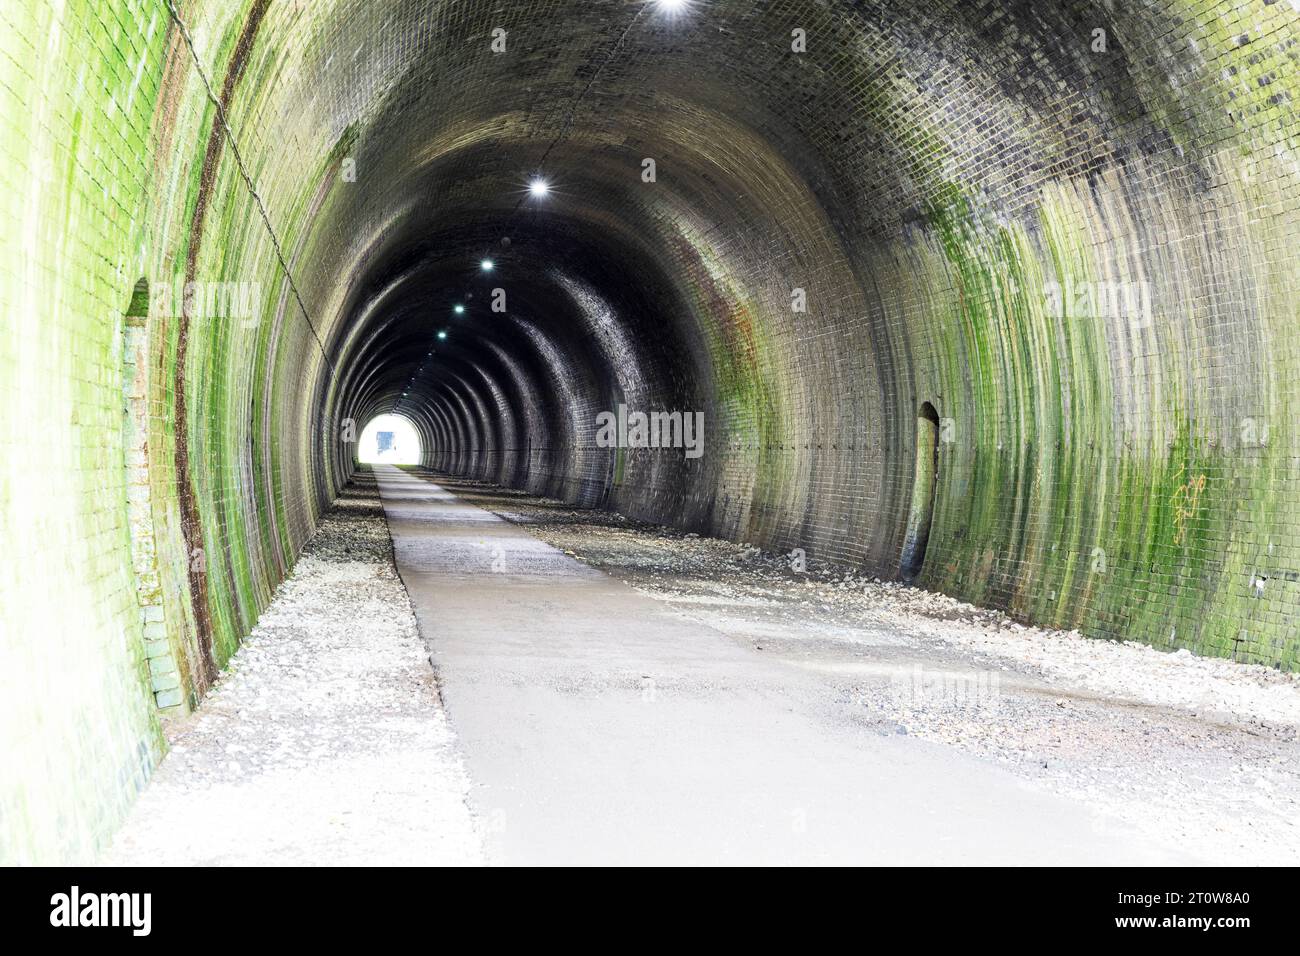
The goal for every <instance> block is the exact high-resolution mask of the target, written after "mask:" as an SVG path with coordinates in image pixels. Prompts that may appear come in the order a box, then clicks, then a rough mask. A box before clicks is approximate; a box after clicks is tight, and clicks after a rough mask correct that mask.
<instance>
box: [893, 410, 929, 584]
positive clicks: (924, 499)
mask: <svg viewBox="0 0 1300 956" xmlns="http://www.w3.org/2000/svg"><path fill="white" fill-rule="evenodd" d="M938 483H939V413H938V412H937V411H935V408H934V406H933V405H931V404H930V403H929V402H922V403H921V408H920V412H919V414H918V415H917V416H916V464H915V466H914V477H913V479H912V502H911V505H910V506H909V508H908V515H907V531H906V532H905V533H904V536H903V555H902V558H901V559H900V561H899V574H900V575H902V577H903V580H905V581H911V580H912V579H914V578H915V577H916V576H917V575H918V574H920V573H921V568H922V567H923V566H924V564H925V553H926V547H927V545H928V544H929V541H930V525H931V523H932V522H933V520H934V499H935V494H936V492H937V490H938Z"/></svg>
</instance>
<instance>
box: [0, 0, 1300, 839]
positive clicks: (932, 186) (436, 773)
mask: <svg viewBox="0 0 1300 956" xmlns="http://www.w3.org/2000/svg"><path fill="white" fill-rule="evenodd" d="M0 54H2V55H0V124H2V126H0V130H2V135H0V151H2V152H3V156H0V170H3V175H4V181H3V184H2V185H0V226H2V227H3V228H2V229H0V243H2V244H3V248H4V254H3V256H0V323H2V325H0V398H2V399H3V407H4V417H5V420H6V425H7V427H6V429H5V435H6V445H5V454H4V455H3V464H0V542H3V558H2V559H0V564H2V566H3V573H0V619H2V622H3V633H2V635H0V757H2V758H3V774H2V776H0V860H2V861H4V862H18V863H29V862H69V861H71V862H78V861H80V862H84V861H88V860H94V859H97V858H99V856H100V855H101V854H103V853H104V852H106V850H107V848H109V847H110V845H114V844H113V841H114V838H115V836H116V837H117V843H116V844H115V848H114V852H115V853H118V854H122V855H123V858H128V857H130V855H131V853H132V852H134V853H136V854H137V855H138V854H141V853H143V854H146V855H147V854H149V853H155V854H157V856H155V857H152V858H154V859H162V858H163V857H165V856H166V855H167V853H171V852H173V851H174V852H175V854H176V858H177V859H179V860H180V861H182V862H204V861H217V862H220V861H222V860H225V859H227V857H224V856H222V854H223V853H225V852H226V851H225V850H220V851H218V850H212V851H211V852H210V853H207V855H205V852H206V851H201V850H197V849H194V846H195V845H196V844H194V843H193V842H192V840H193V839H197V837H195V836H194V834H196V833H201V832H205V831H206V830H208V829H213V830H216V829H219V828H220V826H221V825H222V821H223V820H224V819H225V818H226V817H227V816H228V815H235V816H239V815H240V814H243V819H244V823H242V824H241V826H244V827H245V828H244V829H243V830H242V831H241V832H242V834H243V839H242V842H238V841H232V843H231V844H230V846H231V847H236V846H238V847H239V848H240V849H239V852H244V851H246V850H248V848H249V847H256V846H258V845H259V842H258V841H259V840H261V841H262V844H260V845H264V846H265V847H266V848H268V849H266V853H267V857H268V858H271V859H274V858H276V854H280V855H281V856H280V857H279V858H280V859H294V860H299V859H301V860H307V859H309V858H312V854H313V853H316V854H318V855H319V856H321V857H324V858H327V859H329V858H339V859H347V860H353V861H356V860H362V861H364V860H367V859H370V857H367V855H366V852H370V851H373V853H374V854H376V855H377V856H378V857H380V858H384V859H403V860H407V859H410V860H411V861H413V862H421V861H427V860H429V859H433V858H440V857H438V854H440V853H441V854H444V855H445V856H446V858H447V859H448V860H455V861H457V862H460V861H464V860H469V859H472V858H478V857H480V856H484V855H485V857H484V858H486V859H488V860H489V861H491V860H493V859H497V860H503V861H558V860H570V859H571V860H574V861H584V862H585V861H591V862H599V861H608V860H618V861H637V860H659V859H663V860H664V861H672V860H675V859H682V858H689V857H692V855H694V857H698V858H699V859H700V860H701V861H706V862H727V861H733V860H734V861H738V862H739V861H748V860H750V859H754V860H797V861H807V862H821V861H832V860H840V859H847V860H859V861H862V862H870V861H872V860H879V861H889V862H908V861H914V860H923V861H934V862H982V861H983V862H1001V861H1006V862H1015V861H1042V862H1055V861H1058V860H1067V859H1068V860H1079V861H1086V862H1106V861H1113V860H1115V859H1118V858H1119V857H1118V856H1116V855H1115V854H1119V855H1121V856H1123V858H1124V859H1125V860H1132V861H1134V862H1141V861H1152V860H1155V861H1169V860H1176V859H1178V858H1179V857H1178V854H1182V853H1186V854H1188V855H1189V856H1191V857H1193V858H1195V859H1198V860H1207V859H1208V860H1211V861H1213V860H1218V859H1228V858H1236V856H1234V854H1235V855H1238V856H1242V855H1244V856H1252V855H1253V856H1254V857H1255V858H1259V854H1264V855H1265V856H1267V854H1268V853H1270V852H1277V853H1278V854H1280V855H1281V856H1283V857H1285V856H1287V854H1290V855H1291V858H1292V860H1293V861H1294V856H1295V854H1296V853H1298V852H1300V849H1298V848H1300V811H1298V809H1297V805H1296V794H1297V793H1298V792H1300V790H1297V789H1296V787H1295V785H1296V784H1297V781H1300V759H1298V755H1300V751H1298V750H1297V748H1298V747H1300V744H1297V742H1296V741H1297V736H1296V728H1297V727H1300V704H1298V703H1297V701H1300V682H1298V679H1297V676H1296V675H1297V671H1298V670H1300V623H1298V620H1300V435H1298V433H1297V421H1298V416H1297V407H1298V406H1300V269H1298V268H1297V263H1298V261H1300V252H1298V251H1297V250H1300V118H1298V117H1297V105H1298V104H1297V97H1298V96H1300V79H1298V77H1300V69H1297V67H1298V66H1300V3H1298V2H1296V0H1133V2H1109V0H1045V2H1027V0H856V2H855V0H822V2H812V0H807V2H804V0H770V2H765V0H517V2H509V3H496V2H471V0H311V2H304V0H115V2H98V3H90V2H83V0H70V2H50V0H32V2H23V3H8V2H6V3H5V4H4V5H3V8H2V9H0ZM379 416H396V418H387V419H383V420H382V421H383V422H396V425H395V426H390V425H388V424H383V425H382V426H381V427H380V428H379V429H378V430H376V428H374V427H372V428H371V429H370V431H369V432H367V431H366V428H367V426H368V425H370V424H371V423H372V422H374V421H375V420H376V419H378V418H379ZM394 427H396V428H399V429H405V430H399V431H394V430H392V429H393V428H394ZM363 436H364V437H366V442H365V443H363V441H362V438H363ZM376 436H378V437H376ZM363 444H365V445H366V448H367V449H370V450H367V451H365V452H364V453H363V451H362V447H363ZM402 455H406V456H409V457H404V458H403V457H401V456H402ZM363 459H366V460H363ZM403 462H404V463H403ZM1117 701H1124V702H1125V703H1124V706H1123V707H1120V706H1119V705H1118V704H1117V703H1116V702H1117ZM394 715H401V719H400V721H399V720H398V719H397V718H396V717H395V716H394ZM1201 721H1211V722H1212V726H1211V725H1210V724H1209V723H1200V722H1201ZM399 724H400V726H399ZM1247 725H1249V727H1250V733H1247V732H1246V730H1245V729H1243V728H1245V727H1246V726H1247ZM1202 731H1204V733H1202ZM1216 735H1218V736H1216ZM1209 738H1212V739H1213V740H1215V741H1218V742H1219V743H1216V744H1215V745H1214V746H1213V747H1211V746H1210V745H1209V744H1204V745H1203V742H1204V740H1206V739H1209ZM357 740H364V741H366V742H367V747H368V752H366V753H361V752H359V751H360V750H361V749H363V748H361V747H359V746H352V744H351V743H350V742H354V741H357ZM1198 741H1200V743H1198ZM169 751H170V752H169ZM164 758H165V759H164ZM439 761H441V762H439ZM326 765H328V767H329V768H332V769H330V770H329V771H328V773H327V772H326V771H325V770H323V769H322V768H323V767H326ZM417 765H418V766H420V767H424V768H425V770H423V771H420V772H422V773H424V774H425V776H424V777H419V776H418V774H416V771H415V770H413V769H412V768H413V767H415V766H417ZM430 768H432V769H430ZM438 768H441V769H438ZM601 768H603V770H602V769H601ZM1155 768H1165V769H1163V770H1161V771H1160V772H1161V773H1162V774H1163V776H1162V778H1161V780H1160V781H1157V780H1156V779H1155V778H1154V777H1153V776H1152V774H1155V773H1156V769H1155ZM1193 769H1194V772H1193ZM403 774H411V775H413V776H412V777H411V782H410V788H409V789H410V792H415V791H417V790H418V791H422V792H425V793H426V796H425V797H422V798H421V799H422V800H423V801H425V802H422V803H419V804H418V805H415V806H412V807H408V806H407V805H406V804H404V803H402V801H403V800H406V799H407V798H408V796H409V794H408V793H407V790H401V788H400V787H399V786H398V785H397V784H396V783H393V784H392V786H391V787H390V788H389V791H385V792H384V793H383V794H381V795H380V796H378V797H374V795H373V794H371V793H370V791H369V790H366V789H365V788H374V787H378V786H380V785H379V784H378V783H376V781H379V780H389V781H395V780H397V779H399V778H402V775H403ZM402 779H405V778H402ZM954 781H956V782H955V783H954ZM1116 781H1121V782H1124V781H1127V783H1125V784H1124V786H1120V785H1119V784H1118V783H1116ZM274 787H281V788H283V792H284V793H292V794H294V795H295V796H294V797H293V798H292V799H291V800H289V802H288V803H286V802H285V801H284V800H279V799H278V798H277V797H276V793H277V792H278V791H274V790H273V788H274ZM953 787H956V788H958V789H960V791H961V793H962V795H963V797H962V800H960V801H958V800H956V799H955V797H953V796H952V792H950V791H951V788H953ZM1108 787H1110V788H1112V789H1109V790H1108V789H1107V788H1108ZM258 788H263V789H258ZM312 788H317V790H313V789H312ZM426 788H427V789H426ZM1179 788H1183V789H1179ZM399 790H401V792H400V793H399V792H398V791H399ZM363 791H364V792H365V793H366V794H370V796H367V798H366V799H361V798H360V797H359V796H357V794H359V793H361V792H363ZM1121 791H1122V792H1121ZM317 792H318V795H319V800H317V799H315V798H312V799H309V798H308V796H306V795H308V794H311V793H317ZM168 793H174V795H175V798H176V801H177V802H176V804H175V807H176V808H177V809H173V808H171V806H170V805H169V804H168V802H167V800H168V797H167V794H168ZM241 795H242V796H241ZM371 797H373V800H372V799H371ZM1230 797H1231V798H1232V799H1237V800H1246V801H1247V802H1248V803H1249V805H1250V806H1251V807H1253V808H1254V809H1252V810H1251V811H1250V812H1249V813H1248V814H1247V816H1250V818H1251V819H1252V820H1255V821H1257V822H1258V823H1259V826H1257V827H1256V828H1255V832H1254V834H1253V835H1250V834H1248V835H1243V836H1241V837H1240V840H1239V841H1238V842H1232V840H1237V837H1236V836H1235V835H1233V836H1232V838H1231V840H1230V839H1229V838H1228V837H1226V836H1224V835H1223V834H1222V833H1219V834H1218V836H1216V837H1214V839H1221V841H1222V842H1221V843H1215V842H1213V840H1212V839H1211V838H1210V837H1209V836H1206V834H1208V833H1210V831H1211V829H1213V827H1212V826H1211V825H1210V823H1208V822H1207V821H1208V820H1209V819H1210V818H1211V817H1214V816H1216V815H1218V814H1219V813H1220V807H1219V804H1217V803H1215V801H1216V800H1223V801H1228V800H1229V798H1230ZM331 800H337V801H340V803H339V806H338V807H336V808H335V809H334V810H332V811H330V812H331V814H332V816H330V820H331V826H332V827H333V829H330V828H329V827H325V826H324V824H322V825H321V827H320V828H319V832H317V830H315V829H313V827H314V824H313V821H314V820H315V819H316V817H317V816H322V818H323V815H324V811H322V810H321V809H320V808H321V806H323V805H324V804H328V803H329V801H331ZM376 800H378V801H379V803H376V802H374V801H376ZM383 801H387V803H384V802H383ZM1162 801H1168V802H1169V803H1170V804H1173V803H1175V802H1176V803H1177V804H1178V809H1176V810H1170V809H1169V808H1168V807H1166V806H1165V803H1162ZM345 804H346V805H345ZM380 804H382V805H383V806H385V807H387V808H388V811H387V815H386V816H385V819H387V820H389V822H390V823H391V821H392V820H395V819H400V820H410V821H411V823H410V826H411V827H412V830H411V831H410V833H405V831H403V830H402V829H401V826H397V828H396V829H394V828H393V827H388V828H387V829H386V828H385V827H386V826H388V825H387V824H385V825H380V823H379V822H378V821H377V819H376V818H377V817H379V816H381V814H379V813H378V812H377V811H375V810H374V809H373V808H374V807H375V806H378V805H380ZM1227 805H1228V804H1227V803H1226V802H1225V803H1224V804H1223V806H1224V807H1227ZM1236 805H1237V806H1239V804H1236ZM241 807H242V808H243V809H239V808H241ZM277 807H280V808H281V810H280V811H277V810H276V808H277ZM285 807H291V808H292V811H293V814H294V816H295V818H296V819H297V820H298V821H300V823H301V826H302V828H303V830H302V832H303V833H310V834H314V835H311V836H310V838H309V837H307V836H303V837H301V840H300V843H299V844H298V845H295V846H290V845H288V844H287V843H286V842H285V841H286V839H287V837H286V836H285V833H284V830H283V828H279V827H277V826H274V825H272V823H271V822H267V821H274V819H275V816H274V815H275V813H276V812H287V811H285V810H284V808H285ZM438 807H441V808H442V809H441V810H439V809H437V808H438ZM557 807H564V808H566V809H565V810H564V811H563V812H561V811H559V810H557V809H556V808H557ZM249 808H257V810H256V813H257V814H262V815H261V816H256V814H255V813H254V812H253V810H252V809H249ZM367 808H369V809H367ZM431 808H432V809H431ZM1153 808H1156V809H1159V814H1157V813H1156V812H1155V811H1154V810H1153ZM440 813H441V814H443V816H439V814H440ZM367 814H370V816H371V818H368V819H365V820H364V821H363V818H366V817H367ZM1147 814H1150V818H1148V816H1147ZM963 815H967V816H963ZM1222 815H1223V816H1232V815H1233V814H1232V813H1230V812H1229V811H1228V810H1226V809H1224V810H1223V814H1222ZM1252 815H1253V816H1252ZM255 816H256V821H254V822H249V821H251V820H253V819H254V817H255ZM416 817H420V819H421V822H419V823H416V822H414V821H415V818H416ZM1157 817H1158V822H1153V821H1156V819H1157ZM1099 819H1104V820H1109V821H1112V823H1113V828H1111V825H1110V824H1098V823H1097V820H1099ZM882 820H890V821H891V822H890V824H889V828H886V829H879V828H880V827H883V826H884V824H883V823H881V821H882ZM340 821H342V822H340ZM439 821H441V822H439ZM935 821H942V822H939V823H936V822H935ZM972 821H975V822H972ZM579 824H581V825H579ZM151 827H152V829H151ZM349 828H352V829H351V830H349ZM1265 830H1267V831H1268V833H1269V834H1271V835H1270V836H1269V837H1268V840H1269V841H1270V842H1268V843H1267V844H1265V843H1263V842H1261V843H1258V844H1256V843H1252V842H1250V841H1252V840H1260V841H1262V840H1264V837H1263V836H1261V835H1260V833H1261V832H1262V831H1265ZM980 831H983V832H984V833H987V834H996V835H997V840H996V841H993V840H992V839H990V840H989V841H988V842H987V843H985V842H981V840H982V839H983V838H982V837H981V835H980ZM340 832H348V833H352V834H353V835H354V837H353V838H352V840H351V842H350V843H348V844H347V845H348V847H349V849H347V850H346V851H345V850H343V849H340V846H341V845H342V844H340V843H339V842H338V840H337V839H335V838H334V837H331V836H330V834H332V833H333V834H337V833H340ZM1216 832H1218V831H1216ZM773 833H778V834H779V836H776V837H774V836H772V834H773ZM1130 833H1132V834H1137V836H1135V837H1134V838H1133V839H1132V840H1130V839H1128V837H1127V836H1119V835H1117V834H1130ZM150 834H152V836H151V835H150ZM413 834H416V835H413ZM449 834H452V836H449ZM917 834H927V835H928V836H927V837H926V838H918V837H917V836H916V835H917ZM182 835H184V836H183V838H182ZM1202 837H1204V841H1202V840H1201V838H1202ZM332 839H334V840H335V842H333V843H331V840H332ZM150 840H153V841H154V842H153V843H150ZM426 840H427V842H422V841H426ZM927 840H929V842H927ZM310 841H315V842H314V843H313V844H312V845H311V846H308V845H307V843H308V842H310ZM1230 843H1231V845H1229V844H1230ZM182 847H189V848H190V849H189V850H186V851H184V852H182V851H181V849H180V848H182ZM133 848H134V850H133ZM150 848H152V849H150ZM358 848H369V850H366V851H364V852H363V849H358ZM425 848H429V849H428V855H425V856H421V854H423V853H425ZM417 851H418V852H417ZM186 852H189V853H190V855H189V856H188V857H187V856H186V855H185V853H186ZM230 852H231V853H233V854H235V856H234V857H231V858H238V853H237V852H236V851H235V850H234V849H232V850H230ZM249 852H251V851H249ZM295 854H296V855H295ZM331 854H334V857H331ZM384 854H389V856H387V857H384ZM1125 854H1127V855H1125Z"/></svg>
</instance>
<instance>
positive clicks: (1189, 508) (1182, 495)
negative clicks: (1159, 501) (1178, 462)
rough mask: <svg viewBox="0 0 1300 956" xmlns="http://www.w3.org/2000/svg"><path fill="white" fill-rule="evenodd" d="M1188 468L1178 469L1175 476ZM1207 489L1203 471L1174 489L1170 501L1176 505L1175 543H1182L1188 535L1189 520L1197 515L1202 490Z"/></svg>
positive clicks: (1178, 475) (1180, 474)
mask: <svg viewBox="0 0 1300 956" xmlns="http://www.w3.org/2000/svg"><path fill="white" fill-rule="evenodd" d="M1186 470H1187V466H1186V465H1184V466H1183V467H1182V468H1179V469H1178V474H1176V475H1174V478H1179V477H1181V476H1182V474H1183V472H1184V471H1186ZM1204 489H1205V475H1204V474H1203V473H1202V474H1200V475H1197V476H1196V477H1195V478H1192V479H1191V480H1189V481H1185V482H1183V483H1182V484H1181V485H1179V486H1178V487H1177V488H1176V489H1174V494H1173V497H1172V498H1171V499H1170V503H1171V504H1172V505H1173V506H1174V544H1182V543H1183V539H1184V538H1185V537H1186V536H1187V522H1188V521H1189V520H1190V519H1192V518H1195V517H1196V512H1197V510H1198V508H1199V505H1200V501H1201V492H1202V491H1203V490H1204Z"/></svg>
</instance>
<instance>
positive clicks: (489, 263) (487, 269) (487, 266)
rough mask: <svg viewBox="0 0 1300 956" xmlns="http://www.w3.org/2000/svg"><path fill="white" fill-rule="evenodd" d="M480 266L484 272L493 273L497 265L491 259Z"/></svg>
mask: <svg viewBox="0 0 1300 956" xmlns="http://www.w3.org/2000/svg"><path fill="white" fill-rule="evenodd" d="M478 265H479V268H480V269H482V270H483V271H484V272H491V271H492V269H493V267H494V266H495V265H496V263H494V262H493V261H492V260H491V259H484V260H483V261H482V262H480V263H479V264H478Z"/></svg>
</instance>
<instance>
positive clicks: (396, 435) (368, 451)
mask: <svg viewBox="0 0 1300 956" xmlns="http://www.w3.org/2000/svg"><path fill="white" fill-rule="evenodd" d="M423 458H424V447H423V443H422V442H421V441H420V433H419V431H418V429H417V428H416V426H415V423H414V422H412V421H411V420H410V419H409V418H407V417H406V416H405V415H388V414H385V415H376V416H375V417H374V418H372V419H370V421H368V422H367V423H366V425H365V427H364V428H363V429H362V430H361V439H360V441H358V442H357V460H358V461H359V462H360V463H361V464H363V465H375V464H387V465H418V464H420V463H421V461H423Z"/></svg>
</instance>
